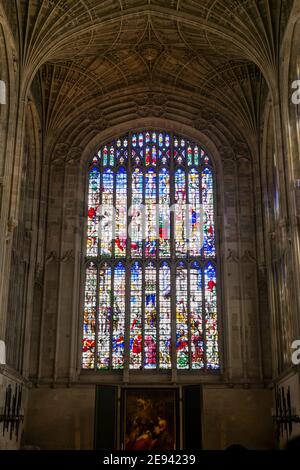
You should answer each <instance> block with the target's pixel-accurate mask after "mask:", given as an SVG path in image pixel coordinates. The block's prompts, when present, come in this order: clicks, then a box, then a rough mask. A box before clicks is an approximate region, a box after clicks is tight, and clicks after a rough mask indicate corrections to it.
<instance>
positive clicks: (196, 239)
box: [188, 169, 202, 256]
mask: <svg viewBox="0 0 300 470" xmlns="http://www.w3.org/2000/svg"><path fill="white" fill-rule="evenodd" d="M188 179H189V186H188V193H189V224H188V227H189V233H188V238H189V252H190V255H192V256H199V255H200V252H201V247H202V243H201V221H202V217H201V201H200V178H199V173H198V171H197V170H195V169H192V170H191V171H190V172H189V175H188Z"/></svg>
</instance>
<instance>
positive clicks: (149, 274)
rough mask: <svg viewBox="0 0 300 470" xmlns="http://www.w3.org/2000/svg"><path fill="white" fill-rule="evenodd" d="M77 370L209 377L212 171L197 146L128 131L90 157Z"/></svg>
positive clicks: (212, 346) (213, 296)
mask: <svg viewBox="0 0 300 470" xmlns="http://www.w3.org/2000/svg"><path fill="white" fill-rule="evenodd" d="M87 194H88V196H87V236H86V264H85V290H84V305H83V309H84V313H83V348H82V367H83V369H87V370H118V369H121V370H122V369H124V368H128V369H129V370H145V371H147V370H148V371H152V372H153V371H155V370H171V369H173V368H177V370H178V371H179V372H180V371H181V370H182V371H187V370H190V371H193V370H194V371H201V370H202V371H203V370H204V371H205V370H218V369H219V336H218V315H219V312H218V302H217V289H218V273H217V263H216V239H215V187H214V172H213V166H212V162H211V159H210V157H209V155H208V154H207V152H206V151H205V150H204V149H203V148H202V147H201V146H200V145H199V144H197V143H195V142H192V141H190V140H188V139H186V138H184V137H181V136H178V135H173V134H172V133H168V132H165V131H157V130H147V131H143V132H141V131H139V132H133V133H130V134H129V135H125V136H122V137H119V138H117V139H116V140H115V141H113V142H109V143H107V144H105V145H103V147H101V149H100V150H99V151H98V152H97V154H96V155H95V156H94V157H93V159H92V162H91V164H90V167H89V177H88V191H87Z"/></svg>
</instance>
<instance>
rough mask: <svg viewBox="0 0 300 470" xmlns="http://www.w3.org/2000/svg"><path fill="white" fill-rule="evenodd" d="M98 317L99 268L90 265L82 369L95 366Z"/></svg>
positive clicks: (88, 268)
mask: <svg viewBox="0 0 300 470" xmlns="http://www.w3.org/2000/svg"><path fill="white" fill-rule="evenodd" d="M96 316H97V267H96V265H95V264H94V263H89V265H88V266H87V268H86V277H85V293H84V312H83V341H82V343H83V344H82V367H83V369H93V368H94V366H95V338H96V336H95V335H96Z"/></svg>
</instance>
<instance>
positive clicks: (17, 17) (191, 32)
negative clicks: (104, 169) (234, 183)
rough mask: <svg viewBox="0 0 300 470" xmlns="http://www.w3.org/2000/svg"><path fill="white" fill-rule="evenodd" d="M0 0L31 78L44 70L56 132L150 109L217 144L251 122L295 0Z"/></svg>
mask: <svg viewBox="0 0 300 470" xmlns="http://www.w3.org/2000/svg"><path fill="white" fill-rule="evenodd" d="M2 4H3V6H4V8H5V11H6V14H7V16H8V17H9V19H10V23H11V24H14V31H13V34H14V36H15V39H16V41H17V43H18V44H19V50H20V56H21V60H22V63H23V65H24V70H25V71H26V73H27V74H28V82H30V81H31V79H32V77H33V76H36V77H38V76H40V78H41V81H42V87H43V95H44V102H45V114H44V119H45V128H46V130H47V131H48V132H49V133H51V135H54V134H55V136H56V137H55V138H56V140H58V141H68V139H69V140H70V139H71V141H72V142H73V143H74V142H76V141H77V142H81V144H82V143H84V141H88V140H90V139H91V138H92V137H93V135H95V134H96V133H97V132H99V131H101V130H103V129H105V128H107V127H109V126H112V125H116V124H120V123H122V122H125V121H126V120H129V119H133V118H136V117H146V116H156V117H164V118H168V119H172V120H177V121H179V122H181V123H183V124H188V125H192V126H193V127H196V128H198V129H201V130H203V131H204V132H206V133H208V134H209V133H214V134H215V138H216V139H218V140H219V142H220V143H222V142H224V141H226V142H233V141H234V140H236V139H240V138H241V136H242V135H244V136H245V135H249V133H251V132H255V131H256V130H257V126H258V115H259V109H260V106H261V103H262V97H265V96H266V94H267V93H266V89H267V83H268V84H269V85H270V83H271V80H272V78H271V77H272V74H274V70H276V66H277V64H278V51H279V46H280V41H281V39H282V35H283V31H284V27H285V24H286V21H287V18H288V15H289V11H290V8H291V7H292V4H293V1H292V0H272V1H269V0H80V1H76V2H75V1H74V0H43V1H42V0H23V1H19V0H2ZM36 79H37V78H36ZM36 79H35V81H36ZM50 131H51V132H50ZM54 131H55V132H54Z"/></svg>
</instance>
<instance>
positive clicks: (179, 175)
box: [175, 168, 188, 256]
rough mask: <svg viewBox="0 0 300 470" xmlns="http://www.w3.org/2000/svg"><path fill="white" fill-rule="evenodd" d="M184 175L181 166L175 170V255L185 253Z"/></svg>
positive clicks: (185, 212) (185, 200)
mask: <svg viewBox="0 0 300 470" xmlns="http://www.w3.org/2000/svg"><path fill="white" fill-rule="evenodd" d="M186 189H187V188H186V177H185V172H184V170H182V169H181V168H179V169H178V170H176V172H175V247H176V255H177V256H186V255H187V236H186V235H187V234H186V228H187V213H188V206H187V199H186Z"/></svg>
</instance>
